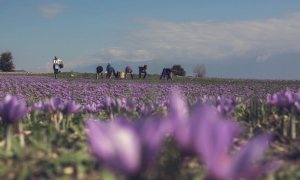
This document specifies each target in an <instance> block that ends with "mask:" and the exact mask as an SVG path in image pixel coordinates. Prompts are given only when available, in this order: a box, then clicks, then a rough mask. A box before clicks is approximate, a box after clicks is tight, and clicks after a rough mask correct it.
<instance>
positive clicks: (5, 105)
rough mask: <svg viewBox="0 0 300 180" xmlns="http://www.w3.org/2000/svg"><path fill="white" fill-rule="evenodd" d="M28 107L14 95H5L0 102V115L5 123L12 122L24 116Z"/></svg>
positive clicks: (28, 109)
mask: <svg viewBox="0 0 300 180" xmlns="http://www.w3.org/2000/svg"><path fill="white" fill-rule="evenodd" d="M29 111H30V108H27V107H26V104H25V102H24V101H22V100H20V101H18V100H17V98H16V97H14V96H11V95H6V96H5V97H4V99H3V101H2V102H1V103H0V116H1V118H2V120H3V121H5V122H7V123H14V122H17V121H19V120H21V119H22V118H24V117H25V116H26V114H27V113H28V112H29Z"/></svg>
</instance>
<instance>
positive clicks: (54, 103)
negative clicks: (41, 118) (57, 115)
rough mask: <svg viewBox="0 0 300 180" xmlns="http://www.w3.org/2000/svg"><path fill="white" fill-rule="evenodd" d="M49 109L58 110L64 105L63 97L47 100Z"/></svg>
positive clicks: (46, 103)
mask: <svg viewBox="0 0 300 180" xmlns="http://www.w3.org/2000/svg"><path fill="white" fill-rule="evenodd" d="M45 106H46V109H47V111H53V112H57V111H59V110H61V109H62V107H63V100H62V98H61V97H58V98H51V99H47V100H46V101H45Z"/></svg>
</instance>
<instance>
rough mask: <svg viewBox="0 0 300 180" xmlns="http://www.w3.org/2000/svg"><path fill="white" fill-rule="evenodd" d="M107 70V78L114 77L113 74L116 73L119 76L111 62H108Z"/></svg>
mask: <svg viewBox="0 0 300 180" xmlns="http://www.w3.org/2000/svg"><path fill="white" fill-rule="evenodd" d="M106 71H107V75H106V77H107V78H109V79H110V78H111V77H112V75H114V76H115V77H116V78H118V76H117V74H116V72H115V69H114V68H113V67H112V66H111V65H110V63H108V64H107V66H106Z"/></svg>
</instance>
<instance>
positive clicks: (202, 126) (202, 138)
mask: <svg viewBox="0 0 300 180" xmlns="http://www.w3.org/2000/svg"><path fill="white" fill-rule="evenodd" d="M209 109H210V108H207V107H202V108H200V109H198V110H197V113H196V114H198V115H199V116H201V119H200V122H199V126H197V128H198V133H197V134H195V136H197V150H198V153H199V154H200V156H201V157H202V158H203V160H204V162H205V164H206V166H207V169H208V177H209V179H217V180H225V179H240V178H247V179H248V178H254V177H256V176H258V175H260V174H262V173H265V172H267V171H269V170H271V169H272V168H274V167H275V164H272V163H269V164H266V165H263V164H261V163H258V162H257V161H258V160H259V159H260V158H261V157H262V155H263V154H264V153H265V150H266V149H267V147H268V145H269V142H270V136H269V135H260V136H257V137H254V138H253V139H251V140H250V141H249V142H248V144H246V145H245V146H244V147H242V149H241V150H240V151H238V152H237V153H236V154H235V155H231V153H230V152H229V151H230V148H231V146H232V142H233V138H234V137H236V135H237V134H238V133H239V132H240V131H241V128H240V127H239V126H238V125H237V124H235V122H234V121H230V120H228V121H224V120H221V119H218V118H217V117H216V116H215V115H214V112H213V111H210V110H209ZM195 117H197V116H195Z"/></svg>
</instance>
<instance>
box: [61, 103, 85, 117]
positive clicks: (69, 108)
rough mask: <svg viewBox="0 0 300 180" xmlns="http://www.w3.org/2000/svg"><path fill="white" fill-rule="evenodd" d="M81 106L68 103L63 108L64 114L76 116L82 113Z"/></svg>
mask: <svg viewBox="0 0 300 180" xmlns="http://www.w3.org/2000/svg"><path fill="white" fill-rule="evenodd" d="M80 108H81V105H79V104H76V103H75V102H74V101H67V102H65V103H64V104H63V105H62V107H61V112H62V113H63V114H74V113H77V112H79V111H80Z"/></svg>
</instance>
